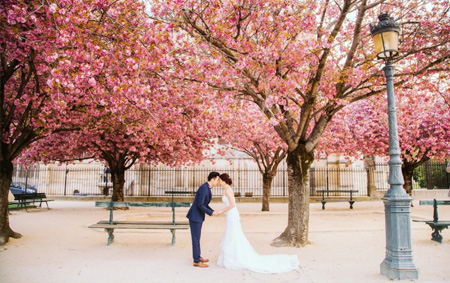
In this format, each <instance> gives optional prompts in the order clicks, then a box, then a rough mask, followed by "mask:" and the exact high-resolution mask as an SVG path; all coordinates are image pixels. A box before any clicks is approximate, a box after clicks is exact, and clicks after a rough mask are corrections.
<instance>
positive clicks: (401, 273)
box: [380, 262, 419, 280]
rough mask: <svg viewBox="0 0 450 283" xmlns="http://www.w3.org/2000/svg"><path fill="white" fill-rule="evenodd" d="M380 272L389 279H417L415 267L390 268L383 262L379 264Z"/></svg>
mask: <svg viewBox="0 0 450 283" xmlns="http://www.w3.org/2000/svg"><path fill="white" fill-rule="evenodd" d="M380 273H381V275H384V276H386V277H388V278H390V279H396V280H408V279H410V280H413V279H419V270H418V269H417V268H415V269H403V268H402V269H399V268H392V267H389V266H387V265H385V264H384V262H383V263H381V265H380Z"/></svg>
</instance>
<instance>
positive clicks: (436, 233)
mask: <svg viewBox="0 0 450 283" xmlns="http://www.w3.org/2000/svg"><path fill="white" fill-rule="evenodd" d="M419 204H420V205H432V206H433V220H413V221H414V222H425V223H426V224H428V226H430V227H431V229H432V230H433V232H432V233H431V240H433V241H436V242H439V243H442V239H443V237H442V235H441V231H442V230H444V229H447V228H448V226H450V220H439V214H438V205H450V200H436V199H434V200H421V201H419Z"/></svg>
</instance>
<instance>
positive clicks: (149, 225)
mask: <svg viewBox="0 0 450 283" xmlns="http://www.w3.org/2000/svg"><path fill="white" fill-rule="evenodd" d="M95 206H96V207H107V208H109V211H110V212H109V220H108V221H106V220H102V221H99V222H97V223H96V224H92V225H90V226H89V228H102V229H105V231H106V232H107V233H108V246H109V245H110V244H111V243H112V242H113V241H114V229H168V230H170V232H171V233H172V244H171V245H172V246H173V245H174V244H175V242H176V237H175V231H176V230H180V229H182V230H186V229H189V223H188V222H187V221H186V222H176V221H175V207H189V206H190V203H189V202H174V201H172V202H117V201H107V202H105V201H97V202H95ZM115 207H122V208H123V207H171V208H172V221H167V222H151V221H114V217H113V211H114V208H115Z"/></svg>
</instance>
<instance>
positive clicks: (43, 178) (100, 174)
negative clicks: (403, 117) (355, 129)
mask: <svg viewBox="0 0 450 283" xmlns="http://www.w3.org/2000/svg"><path fill="white" fill-rule="evenodd" d="M211 171H218V172H227V173H228V174H229V175H230V176H231V178H232V179H233V187H234V190H235V191H236V192H238V193H241V195H242V196H244V195H245V194H246V193H250V194H251V195H253V196H261V195H262V187H263V183H262V175H261V173H260V172H259V170H258V169H236V168H204V167H201V168H196V167H190V168H132V169H129V170H127V171H126V173H125V185H124V194H125V195H126V196H164V195H165V191H180V192H186V193H188V192H195V191H196V190H197V188H198V187H199V186H200V185H201V184H202V183H204V182H205V181H206V179H207V176H208V174H209V172H211ZM368 172H369V170H367V169H355V168H353V169H352V168H349V169H329V168H311V170H310V192H311V196H315V195H316V193H315V192H316V191H317V190H348V189H353V190H358V193H357V194H355V195H356V196H367V194H368V192H367V187H368V182H367V179H368ZM388 176H389V166H388V165H387V164H376V165H375V167H374V180H375V186H376V188H377V190H387V189H388V188H389V184H388V183H387V181H388ZM13 181H16V182H22V183H25V184H28V185H34V186H36V187H37V188H38V191H39V192H44V193H46V194H48V195H56V196H59V195H61V196H63V195H80V196H83V195H108V194H110V193H111V190H112V182H111V177H110V174H108V173H105V171H104V168H103V167H101V166H98V165H96V166H90V167H75V168H69V167H66V168H64V167H57V168H43V169H42V168H40V169H29V170H25V169H21V168H15V171H14V176H13ZM287 183H288V182H287V170H286V168H285V167H283V166H282V167H281V168H279V170H278V173H277V175H276V177H275V178H274V180H273V182H272V191H271V196H274V197H285V196H288V188H287V185H288V184H287ZM430 183H431V184H432V186H431V188H434V189H435V188H448V187H449V174H448V173H446V172H445V164H443V163H431V164H428V165H424V166H421V167H419V168H417V170H416V172H415V175H414V187H413V188H414V189H419V188H430V185H429V184H430ZM212 192H213V195H214V196H221V195H222V194H223V188H215V189H214V190H213V191H212Z"/></svg>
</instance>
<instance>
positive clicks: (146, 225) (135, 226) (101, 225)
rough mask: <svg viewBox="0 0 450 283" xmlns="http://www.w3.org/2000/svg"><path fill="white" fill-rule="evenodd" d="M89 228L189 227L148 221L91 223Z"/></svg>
mask: <svg viewBox="0 0 450 283" xmlns="http://www.w3.org/2000/svg"><path fill="white" fill-rule="evenodd" d="M89 228H102V229H177V230H178V229H183V230H186V229H189V225H175V226H174V225H159V224H150V223H140V224H112V225H111V224H92V225H90V226H89Z"/></svg>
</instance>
